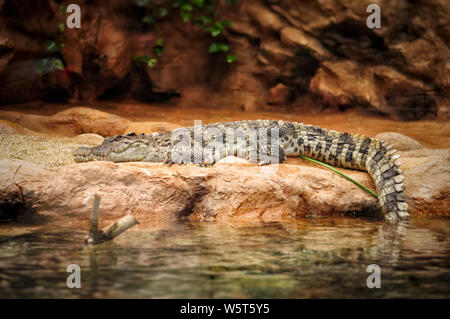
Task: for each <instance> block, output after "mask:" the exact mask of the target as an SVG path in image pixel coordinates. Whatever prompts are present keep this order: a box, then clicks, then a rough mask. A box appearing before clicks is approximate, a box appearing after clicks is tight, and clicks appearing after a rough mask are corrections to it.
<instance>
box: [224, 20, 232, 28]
mask: <svg viewBox="0 0 450 319" xmlns="http://www.w3.org/2000/svg"><path fill="white" fill-rule="evenodd" d="M222 24H223V25H225V26H227V27H231V26H232V25H233V22H231V21H230V20H223V21H222Z"/></svg>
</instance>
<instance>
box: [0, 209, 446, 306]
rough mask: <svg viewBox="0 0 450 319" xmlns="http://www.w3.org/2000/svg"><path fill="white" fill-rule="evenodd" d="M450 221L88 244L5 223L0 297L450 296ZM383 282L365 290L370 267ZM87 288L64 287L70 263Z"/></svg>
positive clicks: (143, 231)
mask: <svg viewBox="0 0 450 319" xmlns="http://www.w3.org/2000/svg"><path fill="white" fill-rule="evenodd" d="M449 229H450V219H448V218H436V219H433V218H428V219H413V220H412V221H410V222H406V223H402V224H399V225H388V224H385V223H383V222H379V221H370V220H366V219H359V218H318V219H301V220H289V221H283V222H270V223H265V222H254V223H248V222H247V223H198V222H177V223H174V224H172V225H170V226H165V227H162V226H158V227H152V226H149V225H140V226H136V227H134V228H133V229H130V230H129V231H127V232H126V233H124V234H122V235H121V236H119V237H117V238H116V239H115V240H114V241H113V242H109V243H104V244H102V245H98V246H95V247H93V248H90V249H87V248H83V244H82V243H83V239H84V236H85V232H84V231H80V229H75V228H57V229H56V228H50V229H49V228H48V227H46V228H44V227H42V228H36V227H34V228H32V227H28V228H27V227H22V226H11V225H7V226H6V225H1V227H0V297H2V298H11V297H19V298H20V297H28V298H60V297H63V298H73V297H75V298H77V297H85V298H86V297H88V298H91V297H94V298H98V297H113V298H114V297H121V298H129V297H137V298H185V297H189V298H245V297H248V298H307V297H321V298H325V297H345V298H352V297H354V298H361V297H446V298H448V297H450V292H449V288H448V287H450V270H449V269H450V267H449V266H450V258H449V256H450V254H449V250H450V248H449V247H450V245H449V243H450V241H449V233H450V231H449ZM372 263H375V264H378V265H380V266H381V271H382V288H381V289H368V288H367V287H366V278H367V276H368V275H369V273H367V272H366V267H367V265H369V264H372ZM69 264H78V265H79V266H80V267H81V269H82V288H81V289H68V288H66V278H67V276H68V273H66V267H67V265H69Z"/></svg>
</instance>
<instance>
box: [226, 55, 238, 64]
mask: <svg viewBox="0 0 450 319" xmlns="http://www.w3.org/2000/svg"><path fill="white" fill-rule="evenodd" d="M226 60H227V63H233V62H234V61H236V60H237V57H236V56H235V55H232V54H227V57H226Z"/></svg>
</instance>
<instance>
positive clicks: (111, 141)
mask: <svg viewBox="0 0 450 319" xmlns="http://www.w3.org/2000/svg"><path fill="white" fill-rule="evenodd" d="M170 149H171V141H170V135H167V134H165V133H153V134H150V135H143V134H142V135H136V134H135V133H129V134H128V135H117V136H114V137H107V138H105V139H104V140H103V143H102V144H101V145H99V146H96V147H81V148H79V149H77V150H76V151H75V152H74V154H73V156H74V160H75V162H77V163H81V162H89V161H111V162H139V161H142V162H164V161H165V160H166V158H167V154H170Z"/></svg>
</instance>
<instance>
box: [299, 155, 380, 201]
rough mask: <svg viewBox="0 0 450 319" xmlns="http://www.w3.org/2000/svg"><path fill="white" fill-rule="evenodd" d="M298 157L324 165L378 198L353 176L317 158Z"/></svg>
mask: <svg viewBox="0 0 450 319" xmlns="http://www.w3.org/2000/svg"><path fill="white" fill-rule="evenodd" d="M300 158H303V159H305V160H307V161H310V162H313V163H316V164H319V165H321V166H323V167H326V168H328V169H330V170H332V171H333V172H335V173H337V174H339V175H341V176H342V177H344V178H345V179H347V180H349V181H350V182H352V183H353V184H355V185H356V186H358V187H359V188H361V189H363V190H365V191H366V192H367V193H369V194H370V195H372V196H373V197H375V198H378V196H377V194H375V193H374V192H373V191H371V190H370V189H368V188H367V187H365V186H364V185H361V184H360V183H358V182H357V181H355V180H354V179H353V178H351V177H349V176H347V175H345V174H344V173H342V172H340V171H338V170H337V169H335V168H334V167H333V166H330V165H328V164H325V163H322V162H319V161H318V160H315V159H312V158H309V157H306V156H303V155H300Z"/></svg>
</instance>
